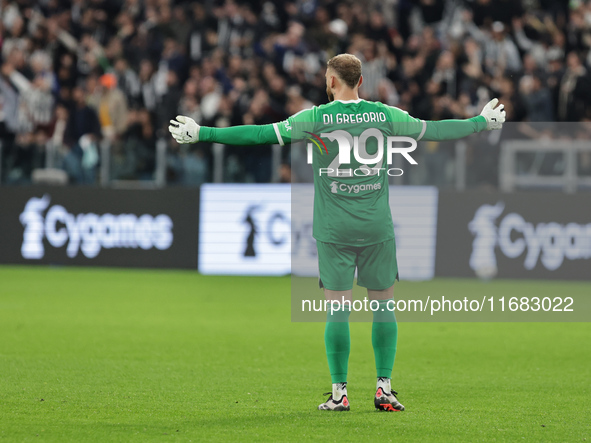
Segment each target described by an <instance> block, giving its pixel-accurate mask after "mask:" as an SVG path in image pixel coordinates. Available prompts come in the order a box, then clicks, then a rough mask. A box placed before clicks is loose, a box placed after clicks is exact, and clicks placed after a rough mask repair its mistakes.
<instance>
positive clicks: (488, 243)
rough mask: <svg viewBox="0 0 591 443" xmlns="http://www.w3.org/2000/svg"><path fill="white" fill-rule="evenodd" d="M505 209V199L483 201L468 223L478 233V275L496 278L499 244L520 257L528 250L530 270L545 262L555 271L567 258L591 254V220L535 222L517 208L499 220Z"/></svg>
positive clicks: (472, 260)
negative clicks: (488, 202) (586, 221)
mask: <svg viewBox="0 0 591 443" xmlns="http://www.w3.org/2000/svg"><path fill="white" fill-rule="evenodd" d="M504 209H505V204H504V203H503V202H498V203H497V204H496V205H494V206H493V205H482V206H480V207H479V208H478V209H477V210H476V212H475V213H474V218H473V219H472V220H471V221H470V223H469V224H468V229H469V230H470V232H471V233H472V234H473V235H474V241H473V242H472V254H471V256H470V268H472V269H473V270H474V272H475V273H476V275H478V276H480V277H483V278H492V277H494V276H495V275H496V274H497V272H498V269H497V258H496V254H495V251H496V250H497V248H498V250H499V251H500V252H501V253H502V254H503V255H504V256H505V257H507V258H513V259H516V258H518V257H520V256H521V255H523V254H524V253H525V258H524V262H523V266H524V268H525V269H527V270H532V269H534V268H535V267H536V265H537V264H538V262H541V264H542V266H544V267H545V268H546V269H547V270H549V271H554V270H556V269H558V268H560V266H562V264H563V262H564V260H565V259H567V260H577V259H589V258H591V223H588V224H586V225H581V224H578V223H568V224H561V223H556V222H550V223H538V224H537V225H534V224H533V223H530V222H528V221H526V220H525V219H524V218H523V217H522V216H521V215H519V214H517V213H515V212H512V213H509V214H506V215H505V216H504V217H502V218H501V219H500V220H499V222H498V223H497V219H499V217H500V216H501V214H502V212H503V211H504Z"/></svg>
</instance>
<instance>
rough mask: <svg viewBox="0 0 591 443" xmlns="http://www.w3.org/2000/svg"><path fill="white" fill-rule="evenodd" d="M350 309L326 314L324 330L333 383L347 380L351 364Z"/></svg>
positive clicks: (329, 311)
mask: <svg viewBox="0 0 591 443" xmlns="http://www.w3.org/2000/svg"><path fill="white" fill-rule="evenodd" d="M350 314H351V310H350V309H341V310H339V311H334V312H332V311H331V310H330V309H329V310H328V312H327V315H326V329H325V330H324V344H325V345H326V357H327V359H328V368H329V369H330V377H331V379H332V382H333V383H346V382H347V369H348V366H349V351H350V350H351V336H350V334H349V315H350Z"/></svg>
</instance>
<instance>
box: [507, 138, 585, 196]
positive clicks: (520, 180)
mask: <svg viewBox="0 0 591 443" xmlns="http://www.w3.org/2000/svg"><path fill="white" fill-rule="evenodd" d="M583 152H589V153H591V141H584V140H513V141H506V142H504V143H503V144H502V145H501V155H500V159H499V188H500V190H501V191H503V192H511V191H513V190H515V189H516V188H518V187H521V188H524V187H527V188H546V189H548V188H555V189H562V190H563V191H564V192H567V193H573V192H576V191H577V190H578V188H579V187H582V186H585V187H591V176H581V175H578V172H577V170H578V164H579V154H581V153H583ZM520 153H530V154H535V155H536V157H537V159H536V160H537V161H534V162H533V164H532V167H530V168H529V170H528V171H527V173H519V172H518V171H517V156H518V154H520ZM549 153H559V154H561V155H562V158H563V163H564V167H563V168H562V174H560V175H543V174H540V172H541V171H540V166H541V164H542V160H543V157H544V156H545V155H546V154H549Z"/></svg>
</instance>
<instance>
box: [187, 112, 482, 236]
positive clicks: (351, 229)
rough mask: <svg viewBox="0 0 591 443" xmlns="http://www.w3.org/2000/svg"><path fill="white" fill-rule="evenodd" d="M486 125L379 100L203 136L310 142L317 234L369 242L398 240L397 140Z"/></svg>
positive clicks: (242, 141) (443, 136)
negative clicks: (431, 116) (392, 192)
mask: <svg viewBox="0 0 591 443" xmlns="http://www.w3.org/2000/svg"><path fill="white" fill-rule="evenodd" d="M486 126H487V123H486V119H485V118H484V117H483V116H477V117H473V118H470V119H466V120H442V121H423V120H419V119H416V118H414V117H411V116H410V115H408V113H407V112H406V111H403V110H401V109H398V108H394V107H391V106H387V105H384V104H382V103H379V102H369V101H365V100H350V101H341V100H335V101H333V102H331V103H329V104H326V105H322V106H315V107H313V108H311V109H307V110H304V111H301V112H299V113H297V114H295V115H293V116H291V117H289V118H288V119H287V120H285V121H283V122H279V123H273V124H271V125H259V126H256V125H245V126H235V127H231V128H212V127H205V126H204V127H201V130H200V132H199V140H201V141H205V142H207V141H210V142H218V143H225V144H232V145H242V146H249V145H257V144H273V143H279V144H281V145H286V144H288V143H291V142H292V141H300V140H308V142H309V143H308V145H309V146H311V147H312V149H311V157H312V161H311V163H312V167H313V170H314V191H315V196H314V226H313V235H314V238H315V239H316V240H319V241H322V242H326V243H336V244H341V245H352V246H367V245H372V244H377V243H381V242H384V241H387V240H390V239H392V238H394V227H393V223H392V215H391V212H390V207H389V204H388V203H389V198H388V177H389V175H388V172H389V170H391V169H393V168H392V165H391V164H390V163H391V159H392V156H393V155H401V154H400V153H394V154H392V153H391V152H390V147H393V146H394V144H395V143H396V142H398V146H400V143H399V141H396V140H394V138H395V137H402V136H404V137H410V138H412V139H414V140H451V139H458V138H462V137H465V136H467V135H469V134H472V133H474V132H479V131H482V130H484V129H486ZM403 144H404V143H403ZM406 146H407V147H408V143H406ZM380 151H381V154H380ZM411 155H412V153H406V155H405V158H406V160H403V163H405V164H406V165H408V167H411V163H410V161H411V160H412V161H414V160H413V159H412V157H411ZM394 173H396V171H394Z"/></svg>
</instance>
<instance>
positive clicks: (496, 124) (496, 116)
mask: <svg viewBox="0 0 591 443" xmlns="http://www.w3.org/2000/svg"><path fill="white" fill-rule="evenodd" d="M498 103H499V99H498V98H493V99H492V100H491V101H489V102H488V103H487V104H486V105H485V106H484V108H482V112H481V113H480V115H482V116H483V117H484V118H485V119H486V129H488V130H489V131H490V130H491V129H501V128H502V127H503V123H505V111H504V110H503V108H504V107H505V105H499V106H498V107H497V108H495V106H497V104H498Z"/></svg>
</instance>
